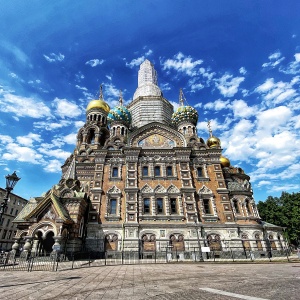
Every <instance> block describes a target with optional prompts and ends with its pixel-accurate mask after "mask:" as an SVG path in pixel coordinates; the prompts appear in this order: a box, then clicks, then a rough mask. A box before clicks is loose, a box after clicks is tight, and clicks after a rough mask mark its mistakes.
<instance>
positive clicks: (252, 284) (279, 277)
mask: <svg viewBox="0 0 300 300" xmlns="http://www.w3.org/2000/svg"><path fill="white" fill-rule="evenodd" d="M206 289H208V290H206ZM209 289H213V290H209ZM226 292H227V293H233V294H226ZM247 296H248V297H247ZM0 299H2V300H4V299H30V300H34V299H39V300H44V299H48V300H49V299H57V300H64V299H72V300H81V299H89V300H91V299H130V300H137V299H150V300H158V299H159V300H167V299H172V300H177V299H178V300H181V299H189V300H196V299H197V300H198V299H214V300H229V299H248V300H258V299H260V300H261V299H272V300H273V299H274V300H276V299H280V300H283V299H289V300H293V299H300V264H299V263H280V264H279V263H277V264H272V263H270V264H209V263H199V264H183V263H182V264H156V265H155V264H149V265H118V266H103V267H90V268H81V269H74V270H65V271H59V272H49V271H47V272H45V271H35V272H30V273H28V272H24V271H14V272H9V271H1V272H0Z"/></svg>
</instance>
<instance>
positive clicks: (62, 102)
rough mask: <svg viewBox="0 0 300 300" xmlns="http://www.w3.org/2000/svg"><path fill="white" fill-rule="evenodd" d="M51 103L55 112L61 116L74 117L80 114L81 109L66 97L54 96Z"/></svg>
mask: <svg viewBox="0 0 300 300" xmlns="http://www.w3.org/2000/svg"><path fill="white" fill-rule="evenodd" d="M53 105H54V106H55V107H56V111H55V113H56V114H57V115H58V116H60V117H61V118H65V117H68V118H75V117H78V116H79V115H81V109H80V108H79V106H78V105H77V104H75V103H73V102H70V101H68V100H67V99H59V98H55V99H54V100H53Z"/></svg>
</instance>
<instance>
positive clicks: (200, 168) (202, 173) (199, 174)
mask: <svg viewBox="0 0 300 300" xmlns="http://www.w3.org/2000/svg"><path fill="white" fill-rule="evenodd" d="M197 176H198V177H204V172H203V168H202V167H198V168H197Z"/></svg>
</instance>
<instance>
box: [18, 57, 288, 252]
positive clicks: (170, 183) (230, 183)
mask: <svg viewBox="0 0 300 300" xmlns="http://www.w3.org/2000/svg"><path fill="white" fill-rule="evenodd" d="M143 72H145V74H143ZM153 76H154V77H153ZM139 80H140V82H139V86H138V88H137V92H136V95H137V96H136V98H135V99H133V101H132V103H130V104H129V106H128V108H127V109H128V111H129V112H130V113H131V117H132V124H128V122H127V121H126V122H125V121H122V119H121V118H119V119H116V120H114V119H113V118H110V120H109V122H110V123H109V124H108V123H107V112H105V111H103V110H101V109H99V110H98V111H97V109H95V108H93V109H92V110H90V111H89V110H87V113H86V123H85V125H84V126H83V127H82V128H81V129H80V130H79V132H78V135H77V145H76V148H75V150H74V153H73V154H72V155H71V156H70V157H69V158H68V159H67V160H66V162H65V164H64V165H63V166H62V172H63V176H62V178H63V179H62V180H61V181H60V183H59V184H58V185H57V186H56V188H55V194H56V195H57V197H58V198H59V199H60V200H59V201H61V203H62V205H64V206H65V209H66V210H67V211H68V212H69V214H70V217H71V219H72V220H73V223H72V224H66V222H64V221H59V220H58V215H57V213H55V207H54V210H53V217H52V219H51V222H49V219H47V218H46V217H45V216H44V215H42V211H39V207H38V208H36V209H35V211H36V213H35V214H36V215H35V218H31V219H30V220H27V221H30V222H31V224H30V225H31V226H32V224H35V231H32V230H30V229H29V227H28V224H27V225H26V222H25V221H24V222H23V223H22V222H18V226H19V230H18V233H17V237H21V235H22V234H24V233H26V235H28V236H29V237H30V238H31V239H33V240H34V239H35V240H37V239H39V236H42V237H43V238H45V239H46V238H47V236H48V234H49V232H53V234H54V236H53V241H55V244H54V245H60V247H67V248H68V249H71V248H72V247H73V248H72V249H73V250H74V249H76V250H80V249H81V248H82V247H83V246H84V247H85V249H89V250H93V251H121V250H135V251H139V252H140V253H144V252H149V251H150V252H151V251H154V250H156V251H160V250H165V249H166V248H173V249H175V248H176V249H177V250H178V251H183V250H184V249H192V248H195V247H198V246H199V243H200V245H201V246H202V247H203V246H209V247H211V248H213V247H217V248H218V249H222V248H224V247H228V245H230V246H231V247H239V246H242V245H246V244H245V243H246V242H247V243H248V244H249V243H250V245H251V247H253V249H255V245H256V244H257V243H258V240H259V242H260V243H262V244H264V247H265V248H267V247H268V242H267V240H266V238H267V236H272V237H273V239H274V240H276V241H275V242H276V243H277V244H276V245H277V247H278V249H280V247H283V246H282V245H283V244H282V243H281V242H279V240H281V241H283V236H282V228H280V227H276V226H269V225H266V223H264V222H263V221H262V220H261V219H260V217H259V214H258V211H257V208H256V205H255V201H254V199H253V192H252V189H251V184H250V182H249V180H250V178H249V176H248V175H247V174H245V173H244V171H243V170H242V169H240V168H235V167H233V166H230V164H229V165H228V164H227V165H226V164H222V161H221V156H222V149H221V145H220V140H219V139H218V138H216V137H214V136H212V133H211V132H210V135H211V136H210V138H209V139H208V141H207V142H205V141H204V139H203V138H201V137H198V135H197V130H196V128H195V123H196V122H195V121H196V120H195V118H196V117H197V116H196V115H195V114H194V115H193V116H192V117H191V118H189V114H188V113H185V114H184V115H183V116H182V120H180V122H173V120H172V112H173V108H172V105H171V103H170V102H168V100H166V99H165V98H163V96H162V94H161V93H159V92H158V91H159V87H158V86H157V78H156V72H155V70H154V69H153V65H152V64H151V63H150V62H149V61H146V62H145V63H143V64H142V66H141V70H140V72H139ZM145 91H147V93H146V94H145V95H143V92H145ZM152 92H153V94H151V93H152ZM151 99H152V100H151ZM154 100H155V101H154ZM151 101H152V102H153V101H154V102H155V106H153V105H152V104H153V103H152V102H151ZM187 112H188V111H187ZM175 116H176V114H175ZM195 116H196V117H195ZM53 192H54V190H53ZM74 197H75V198H74ZM72 199H73V200H72ZM35 201H37V202H39V201H43V200H42V199H36V200H35ZM72 201H73V202H72ZM47 203H48V202H47ZM71 203H73V204H74V205H75V206H72V205H73V204H71ZM51 207H53V203H51V201H49V206H48V207H47V208H44V209H46V210H47V209H48V211H50V213H51ZM50 213H49V214H50ZM49 214H48V215H49ZM28 215H30V214H28ZM48 215H47V214H46V216H48ZM24 220H26V218H25V219H24ZM26 226H27V227H26ZM47 226H48V227H47ZM197 231H198V233H197ZM39 232H40V233H39ZM245 239H246V240H245ZM96 240H97V242H96ZM61 241H64V242H61ZM40 242H41V243H42V240H40ZM48 243H49V239H48ZM248 244H247V245H248ZM42 245H44V244H43V243H42ZM31 246H32V247H33V249H34V246H35V247H36V248H35V251H38V250H37V247H38V242H31ZM44 246H45V247H44V248H47V247H48V244H45V245H44ZM39 247H40V246H39ZM42 248H43V247H42Z"/></svg>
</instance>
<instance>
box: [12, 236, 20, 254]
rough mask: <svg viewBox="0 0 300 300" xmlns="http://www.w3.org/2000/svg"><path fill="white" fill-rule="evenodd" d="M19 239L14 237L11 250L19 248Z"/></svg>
mask: <svg viewBox="0 0 300 300" xmlns="http://www.w3.org/2000/svg"><path fill="white" fill-rule="evenodd" d="M20 239H21V238H14V240H15V242H14V244H13V245H12V247H11V248H12V251H15V252H17V251H18V250H19V243H20Z"/></svg>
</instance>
